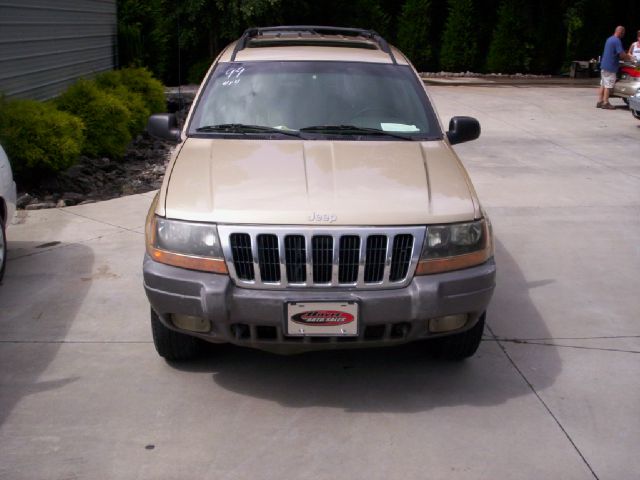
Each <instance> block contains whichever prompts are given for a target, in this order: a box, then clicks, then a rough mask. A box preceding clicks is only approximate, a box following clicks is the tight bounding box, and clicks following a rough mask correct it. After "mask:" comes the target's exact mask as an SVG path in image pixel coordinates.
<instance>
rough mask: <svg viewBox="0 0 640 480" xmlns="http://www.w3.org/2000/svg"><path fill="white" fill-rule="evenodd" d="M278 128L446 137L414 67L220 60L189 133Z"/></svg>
mask: <svg viewBox="0 0 640 480" xmlns="http://www.w3.org/2000/svg"><path fill="white" fill-rule="evenodd" d="M244 126H247V128H244V129H243V127H244ZM248 127H251V128H248ZM262 127H266V128H262ZM269 130H271V131H270V132H269ZM278 131H283V132H284V131H287V132H290V133H292V132H300V136H302V135H304V136H303V138H305V139H315V138H326V137H327V136H331V137H335V136H340V137H358V138H361V137H363V136H367V137H368V136H371V138H372V139H389V140H394V139H398V138H402V137H407V138H405V139H411V140H413V139H415V140H431V139H440V138H442V132H441V130H440V126H439V125H438V122H437V119H436V116H435V113H434V112H433V109H432V108H431V105H430V103H429V100H428V98H427V96H426V94H425V92H424V90H423V88H422V85H420V83H419V81H418V80H417V79H416V77H415V75H414V74H413V71H412V70H411V69H410V68H409V67H408V66H404V65H385V64H372V63H356V62H246V63H242V62H236V63H221V64H219V65H218V66H217V68H216V69H215V71H214V72H213V73H212V75H211V77H210V78H209V79H208V81H207V85H206V87H205V89H204V92H203V94H202V96H201V97H200V100H199V102H198V104H197V106H196V109H195V111H194V114H193V118H192V120H191V123H190V126H189V135H190V136H210V135H233V136H237V135H251V136H254V137H255V136H260V135H273V133H274V132H278ZM380 132H381V133H380ZM282 137H283V138H293V139H295V138H299V136H295V135H287V136H284V135H283V136H282Z"/></svg>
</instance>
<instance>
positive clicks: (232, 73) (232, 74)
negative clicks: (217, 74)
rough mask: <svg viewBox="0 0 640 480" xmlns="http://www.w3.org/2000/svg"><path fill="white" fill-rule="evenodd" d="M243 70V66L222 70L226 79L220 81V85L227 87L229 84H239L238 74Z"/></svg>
mask: <svg viewBox="0 0 640 480" xmlns="http://www.w3.org/2000/svg"><path fill="white" fill-rule="evenodd" d="M243 72H244V67H238V68H230V69H229V70H227V71H226V72H224V76H225V77H227V79H226V80H225V81H224V82H222V85H224V86H225V87H229V86H231V85H237V84H239V83H240V75H242V73H243Z"/></svg>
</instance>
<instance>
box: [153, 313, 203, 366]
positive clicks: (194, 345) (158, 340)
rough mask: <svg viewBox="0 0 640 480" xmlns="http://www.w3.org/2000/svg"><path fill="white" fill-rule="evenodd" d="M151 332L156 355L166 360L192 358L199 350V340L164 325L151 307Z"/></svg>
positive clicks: (200, 347)
mask: <svg viewBox="0 0 640 480" xmlns="http://www.w3.org/2000/svg"><path fill="white" fill-rule="evenodd" d="M151 332H152V333H153V344H154V345H155V347H156V351H157V352H158V355H160V356H161V357H164V358H165V359H166V360H168V361H174V362H181V361H185V360H192V359H194V358H196V357H197V356H198V355H199V354H200V352H201V349H202V341H201V340H199V339H197V338H195V337H191V336H189V335H185V334H183V333H178V332H174V331H173V330H171V329H169V328H167V327H165V326H164V325H163V324H162V322H161V321H160V318H158V314H157V313H156V312H154V310H153V308H152V309H151Z"/></svg>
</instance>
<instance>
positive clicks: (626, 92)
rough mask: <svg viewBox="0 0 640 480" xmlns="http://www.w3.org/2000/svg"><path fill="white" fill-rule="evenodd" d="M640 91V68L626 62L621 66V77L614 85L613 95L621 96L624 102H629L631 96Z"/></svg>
mask: <svg viewBox="0 0 640 480" xmlns="http://www.w3.org/2000/svg"><path fill="white" fill-rule="evenodd" d="M638 92H640V69H639V67H636V66H634V65H629V64H626V65H624V66H623V67H620V78H619V79H618V81H617V82H616V84H615V85H614V87H613V91H612V92H611V96H612V97H618V98H621V99H622V100H623V101H624V103H627V104H628V103H629V97H633V96H634V95H635V94H636V93H638Z"/></svg>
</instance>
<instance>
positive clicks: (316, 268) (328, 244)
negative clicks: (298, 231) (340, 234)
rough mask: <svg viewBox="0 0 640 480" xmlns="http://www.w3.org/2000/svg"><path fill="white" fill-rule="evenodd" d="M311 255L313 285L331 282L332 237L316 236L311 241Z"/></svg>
mask: <svg viewBox="0 0 640 480" xmlns="http://www.w3.org/2000/svg"><path fill="white" fill-rule="evenodd" d="M311 251H312V253H313V255H312V257H313V283H329V282H331V268H332V266H333V237H330V236H329V235H316V236H315V237H313V238H312V239H311Z"/></svg>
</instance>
